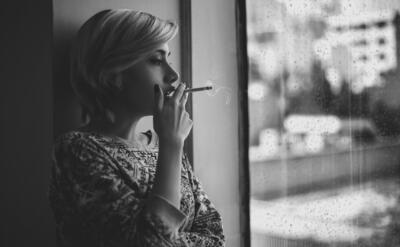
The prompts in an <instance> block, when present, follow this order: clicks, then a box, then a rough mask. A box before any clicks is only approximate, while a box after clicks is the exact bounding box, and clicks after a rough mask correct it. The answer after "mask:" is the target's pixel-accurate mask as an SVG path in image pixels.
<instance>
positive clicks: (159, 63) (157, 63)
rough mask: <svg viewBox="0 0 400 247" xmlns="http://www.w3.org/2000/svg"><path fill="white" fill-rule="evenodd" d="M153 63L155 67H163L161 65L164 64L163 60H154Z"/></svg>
mask: <svg viewBox="0 0 400 247" xmlns="http://www.w3.org/2000/svg"><path fill="white" fill-rule="evenodd" d="M152 62H153V63H154V64H155V65H161V64H162V63H163V60H161V59H153V60H152Z"/></svg>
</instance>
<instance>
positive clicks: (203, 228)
mask: <svg viewBox="0 0 400 247" xmlns="http://www.w3.org/2000/svg"><path fill="white" fill-rule="evenodd" d="M154 136H155V135H154V134H153V138H151V140H154V139H155V138H154ZM53 155H54V156H53V158H54V162H53V167H52V170H51V182H50V186H49V201H50V205H51V207H52V210H53V213H54V218H55V221H56V232H57V243H58V245H59V246H60V247H72V246H74V247H79V246H85V247H95V246H96V247H117V246H118V247H125V246H130V247H133V246H137V247H139V246H140V247H150V246H157V247H163V246H199V247H202V246H204V247H205V246H207V247H208V246H225V237H224V234H223V229H222V220H221V216H220V214H219V213H218V211H217V210H216V209H215V207H214V205H213V204H212V203H211V202H210V200H209V199H208V198H207V195H206V194H205V192H204V191H203V189H202V187H201V185H200V182H199V180H198V179H197V178H196V176H195V175H194V173H193V170H192V168H191V166H190V164H189V162H188V159H187V158H186V157H185V156H184V157H183V159H182V164H181V202H180V208H179V209H178V208H176V207H175V206H174V205H172V204H171V203H170V202H169V201H168V200H166V199H165V198H162V197H160V196H157V195H154V194H151V193H150V192H151V189H152V186H153V181H154V176H155V171H156V165H157V158H158V148H157V143H156V142H155V141H152V142H151V144H150V145H149V146H147V149H146V150H143V149H141V148H140V149H139V148H135V147H130V146H128V145H127V144H126V143H124V142H123V141H122V140H119V139H115V138H111V137H108V136H104V135H100V134H97V133H90V132H80V131H72V132H68V133H66V134H63V135H61V136H60V137H59V138H58V139H57V140H56V142H55V145H54V153H53ZM149 203H150V204H149ZM154 204H157V205H158V208H162V210H161V211H160V212H158V213H155V212H154V210H148V208H149V207H148V205H154Z"/></svg>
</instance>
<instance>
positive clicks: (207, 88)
mask: <svg viewBox="0 0 400 247" xmlns="http://www.w3.org/2000/svg"><path fill="white" fill-rule="evenodd" d="M211 89H212V86H207V87H195V88H188V89H185V90H184V91H183V92H184V93H194V92H200V91H205V90H211ZM173 92H175V90H174V91H169V92H167V93H166V95H167V96H171V95H172V93H173Z"/></svg>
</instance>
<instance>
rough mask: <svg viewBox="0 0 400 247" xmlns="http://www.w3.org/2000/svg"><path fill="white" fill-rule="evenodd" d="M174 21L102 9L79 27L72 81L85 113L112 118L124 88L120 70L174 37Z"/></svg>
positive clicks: (136, 13)
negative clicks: (113, 104)
mask: <svg viewBox="0 0 400 247" xmlns="http://www.w3.org/2000/svg"><path fill="white" fill-rule="evenodd" d="M177 31H178V25H177V24H176V23H175V22H172V21H168V20H162V19H160V18H158V17H155V16H153V15H151V14H148V13H145V12H140V11H134V10H130V9H117V10H111V9H108V10H103V11H100V12H98V13H97V14H95V15H94V16H92V17H91V18H89V19H88V20H87V21H86V22H85V23H84V24H83V25H82V27H81V28H80V29H79V31H78V34H77V37H76V39H75V42H74V44H73V47H72V52H71V84H72V88H73V89H74V91H75V93H76V95H77V96H78V100H79V101H80V103H81V105H82V117H83V119H84V121H88V120H89V119H91V118H93V117H98V116H100V117H106V118H107V119H108V120H112V119H111V118H112V112H111V110H110V108H109V106H110V103H111V102H112V100H113V99H114V97H115V95H116V93H118V92H119V91H120V90H121V88H122V83H121V78H120V74H121V72H122V71H124V70H126V69H127V68H129V67H131V66H132V65H134V64H135V63H136V62H138V61H139V60H141V59H143V58H144V57H146V56H148V55H149V54H150V53H151V52H153V51H154V50H155V49H156V48H157V47H158V46H160V45H162V44H164V43H166V42H168V41H169V40H171V39H172V38H173V37H174V36H175V35H176V33H177Z"/></svg>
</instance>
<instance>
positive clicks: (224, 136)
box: [192, 0, 240, 247]
mask: <svg viewBox="0 0 400 247" xmlns="http://www.w3.org/2000/svg"><path fill="white" fill-rule="evenodd" d="M235 25H236V21H235V1H232V0H218V1H214V0H202V1H192V39H193V85H194V86H203V85H204V84H205V83H206V81H207V80H212V81H214V82H215V83H216V87H217V88H219V93H218V94H216V95H215V96H214V97H210V96H208V95H207V94H206V93H197V94H195V95H194V96H193V120H194V126H193V145H194V151H193V153H194V155H193V158H194V168H195V172H196V174H197V175H198V176H199V177H200V179H201V181H202V182H203V185H204V188H205V190H206V191H207V193H208V195H209V197H210V198H211V200H212V201H213V202H214V204H215V205H216V207H217V208H218V209H219V210H220V212H221V213H222V217H223V223H224V230H225V235H226V237H227V244H226V246H229V247H235V246H239V245H240V226H239V223H240V222H239V211H240V208H239V173H238V171H239V165H240V164H239V152H238V150H239V149H238V148H239V144H238V139H239V137H238V133H239V132H238V129H239V127H238V124H239V122H238V97H237V96H238V77H237V57H236V55H237V54H236V27H235ZM227 96H229V99H228V98H227Z"/></svg>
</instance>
